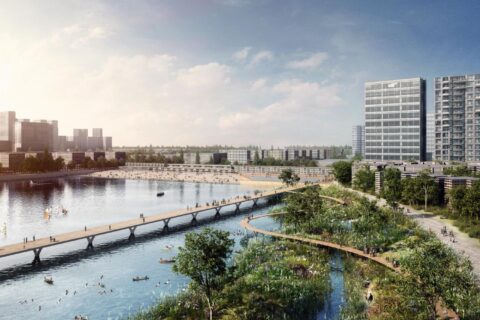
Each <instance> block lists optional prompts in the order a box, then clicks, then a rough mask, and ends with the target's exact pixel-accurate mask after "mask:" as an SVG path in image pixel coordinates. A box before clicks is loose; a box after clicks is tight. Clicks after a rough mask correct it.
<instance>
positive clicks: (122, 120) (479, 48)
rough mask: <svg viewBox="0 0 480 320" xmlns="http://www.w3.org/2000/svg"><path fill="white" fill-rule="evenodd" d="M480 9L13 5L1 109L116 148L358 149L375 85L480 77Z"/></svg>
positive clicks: (255, 1)
mask: <svg viewBox="0 0 480 320" xmlns="http://www.w3.org/2000/svg"><path fill="white" fill-rule="evenodd" d="M479 12H480V1H470V2H469V1H441V0H438V1H384V0H377V1H358V0H351V1H337V0H331V1H320V0H312V1H299V0H291V1H289V0H190V1H186V0H169V1H167V0H165V1H160V0H158V1H141V0H134V1H133V0H132V1H89V0H79V1H70V0H61V1H60V0H58V1H36V0H31V1H23V0H20V1H19V0H13V1H7V0H1V1H0V110H15V111H17V117H18V118H33V119H58V120H59V122H60V133H61V134H65V135H71V130H72V129H73V128H74V127H76V128H82V127H85V128H91V127H103V128H104V133H105V134H108V135H112V136H113V137H114V144H115V145H148V144H153V145H172V144H175V145H186V144H189V145H194V144H196V145H204V144H215V143H217V144H229V145H245V144H256V145H263V146H270V145H280V146H281V145H287V144H303V145H313V144H316V145H322V144H327V145H328V144H344V143H350V139H351V126H352V125H354V124H357V123H361V121H362V117H363V114H362V108H363V92H362V91H363V85H364V82H365V81H369V80H382V79H391V78H393V79H396V78H405V77H415V76H422V77H424V78H425V79H427V83H428V88H429V91H428V95H429V98H428V101H429V106H428V107H429V108H431V107H432V103H431V101H432V99H431V96H432V93H433V92H432V85H431V84H432V80H433V77H435V76H442V75H451V74H465V73H480V41H479V39H480V19H478V13H479Z"/></svg>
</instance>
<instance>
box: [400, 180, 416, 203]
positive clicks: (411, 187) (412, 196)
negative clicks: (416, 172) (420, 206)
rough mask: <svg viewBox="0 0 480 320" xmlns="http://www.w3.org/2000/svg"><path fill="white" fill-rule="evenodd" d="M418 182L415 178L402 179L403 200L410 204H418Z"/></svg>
mask: <svg viewBox="0 0 480 320" xmlns="http://www.w3.org/2000/svg"><path fill="white" fill-rule="evenodd" d="M417 185H418V183H417V181H416V180H415V179H413V178H411V177H407V178H405V179H403V180H402V201H403V202H404V203H405V202H406V203H408V204H409V205H413V204H416V203H417V202H418V201H417V200H418V192H419V190H418V186H417Z"/></svg>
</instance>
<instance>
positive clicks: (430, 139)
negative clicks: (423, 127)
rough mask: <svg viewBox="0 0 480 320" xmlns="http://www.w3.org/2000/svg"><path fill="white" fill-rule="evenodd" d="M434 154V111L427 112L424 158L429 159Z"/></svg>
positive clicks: (432, 157)
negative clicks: (425, 153)
mask: <svg viewBox="0 0 480 320" xmlns="http://www.w3.org/2000/svg"><path fill="white" fill-rule="evenodd" d="M434 156H435V113H433V112H429V113H427V155H426V160H427V161H431V160H432V159H434Z"/></svg>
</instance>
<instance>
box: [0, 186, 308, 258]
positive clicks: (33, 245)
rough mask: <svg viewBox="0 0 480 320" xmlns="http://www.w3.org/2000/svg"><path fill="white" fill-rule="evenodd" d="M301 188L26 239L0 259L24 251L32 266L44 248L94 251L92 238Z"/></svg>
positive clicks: (4, 250)
mask: <svg viewBox="0 0 480 320" xmlns="http://www.w3.org/2000/svg"><path fill="white" fill-rule="evenodd" d="M303 188H305V186H304V185H301V186H300V185H298V186H294V187H289V188H281V189H275V190H271V191H268V192H263V193H259V194H257V195H253V196H248V197H247V196H237V197H236V198H234V199H230V200H227V201H226V202H223V203H218V204H215V205H208V206H207V205H205V206H200V207H197V208H189V209H180V210H175V211H170V212H166V213H162V214H157V215H151V216H144V217H139V218H136V219H130V220H126V221H122V222H118V223H112V224H109V225H103V226H97V227H91V228H90V227H83V226H82V229H81V230H79V231H72V232H67V233H62V234H56V235H52V236H51V238H38V239H36V240H35V241H30V240H29V241H28V242H26V243H16V244H11V245H6V246H3V247H0V258H2V257H7V256H11V255H15V254H19V253H23V252H27V251H33V253H34V259H33V263H34V264H35V263H38V262H40V253H41V251H42V249H43V248H47V247H52V246H57V245H60V244H63V243H67V242H72V241H77V240H82V239H86V240H87V241H88V244H87V249H90V248H93V240H94V239H95V237H97V236H100V235H103V234H107V233H113V232H117V231H121V230H129V231H130V237H134V236H135V230H136V228H138V227H140V226H143V225H147V224H152V223H157V222H163V227H164V228H168V224H169V222H170V221H171V220H172V219H175V218H179V217H184V216H191V217H192V222H195V221H196V219H197V216H198V214H200V213H202V212H205V211H209V210H215V215H217V216H218V215H220V211H221V209H222V208H224V207H228V206H235V211H236V212H238V211H239V210H240V206H241V204H243V203H246V202H252V208H255V207H256V206H257V201H258V200H260V199H268V198H271V197H275V196H280V195H282V194H284V193H286V192H291V191H294V190H300V189H303Z"/></svg>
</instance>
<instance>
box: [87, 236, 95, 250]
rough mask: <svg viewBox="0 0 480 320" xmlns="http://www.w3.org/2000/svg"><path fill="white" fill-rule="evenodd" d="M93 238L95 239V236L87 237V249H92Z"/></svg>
mask: <svg viewBox="0 0 480 320" xmlns="http://www.w3.org/2000/svg"><path fill="white" fill-rule="evenodd" d="M93 239H95V236H89V237H87V241H88V245H87V250H88V249H93Z"/></svg>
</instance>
